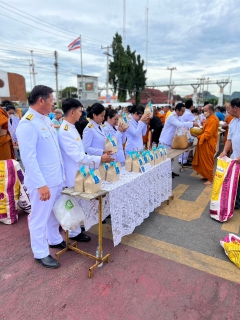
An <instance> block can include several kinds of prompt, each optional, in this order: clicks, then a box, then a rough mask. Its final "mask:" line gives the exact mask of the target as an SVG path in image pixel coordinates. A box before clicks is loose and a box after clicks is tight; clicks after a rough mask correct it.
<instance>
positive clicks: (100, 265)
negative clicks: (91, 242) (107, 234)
mask: <svg viewBox="0 0 240 320" xmlns="http://www.w3.org/2000/svg"><path fill="white" fill-rule="evenodd" d="M98 248H99V243H98V245H97V249H96V257H97V258H98V257H99V255H98ZM102 257H103V251H102ZM96 262H99V261H97V260H96ZM102 265H103V263H100V264H99V265H98V267H99V268H100V267H102Z"/></svg>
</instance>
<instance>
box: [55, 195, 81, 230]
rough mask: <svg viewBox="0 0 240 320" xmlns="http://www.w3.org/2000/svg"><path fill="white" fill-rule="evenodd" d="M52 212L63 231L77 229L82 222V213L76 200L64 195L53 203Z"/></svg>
mask: <svg viewBox="0 0 240 320" xmlns="http://www.w3.org/2000/svg"><path fill="white" fill-rule="evenodd" d="M53 212H54V214H55V217H56V219H57V221H58V222H59V223H60V225H61V226H62V228H63V229H64V230H65V231H66V230H70V229H71V230H75V229H77V227H78V226H79V224H80V222H81V221H82V220H84V212H83V210H82V208H81V207H80V205H79V204H78V202H77V200H76V199H75V198H74V197H71V196H68V195H65V194H64V195H62V196H61V197H60V198H59V199H58V200H57V201H56V202H55V203H54V206H53Z"/></svg>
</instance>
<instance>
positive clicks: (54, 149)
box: [16, 85, 66, 268]
mask: <svg viewBox="0 0 240 320" xmlns="http://www.w3.org/2000/svg"><path fill="white" fill-rule="evenodd" d="M52 92H53V90H52V89H51V88H49V87H46V86H42V85H39V86H35V87H34V88H33V90H32V92H31V93H30V96H29V103H30V107H29V109H28V112H27V113H26V114H25V115H24V117H23V118H22V120H21V121H20V123H19V125H18V127H17V130H16V135H17V139H18V143H19V147H20V153H21V159H22V162H23V164H24V167H25V181H24V182H25V184H26V187H27V189H28V192H29V195H30V201H31V206H32V211H31V216H30V222H29V230H30V238H31V247H32V251H33V254H34V258H35V259H36V260H37V261H38V262H39V263H41V264H42V265H43V266H44V267H47V268H57V267H58V266H59V263H58V262H57V261H56V260H55V259H54V258H53V257H52V256H51V255H50V254H49V246H50V247H52V248H60V249H63V248H65V247H66V243H65V241H63V238H62V236H61V235H60V233H59V223H58V221H57V219H56V218H55V215H54V213H53V211H52V208H53V205H54V202H55V201H56V200H57V199H58V198H59V197H60V195H61V191H62V189H63V182H64V180H65V175H64V168H63V161H62V156H61V152H60V148H59V145H58V140H57V132H56V130H55V129H54V127H53V124H52V122H51V120H50V119H49V118H48V117H47V116H46V115H47V114H48V113H49V112H50V111H51V107H52V105H53V94H52Z"/></svg>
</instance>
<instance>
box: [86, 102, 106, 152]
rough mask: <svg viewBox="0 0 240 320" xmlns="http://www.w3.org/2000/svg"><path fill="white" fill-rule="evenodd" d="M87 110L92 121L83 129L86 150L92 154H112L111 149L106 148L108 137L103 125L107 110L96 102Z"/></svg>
mask: <svg viewBox="0 0 240 320" xmlns="http://www.w3.org/2000/svg"><path fill="white" fill-rule="evenodd" d="M87 111H88V116H89V118H90V121H89V124H88V125H87V126H86V128H85V129H84V130H83V146H84V149H85V152H86V153H87V154H89V155H91V156H102V155H103V154H104V153H106V154H111V153H112V152H111V151H109V150H105V144H106V141H107V137H106V135H105V133H104V131H103V129H102V126H101V125H102V123H103V121H104V116H105V112H106V111H105V108H104V106H103V105H102V104H101V103H98V102H96V103H94V104H93V105H92V106H91V107H90V108H88V110H87Z"/></svg>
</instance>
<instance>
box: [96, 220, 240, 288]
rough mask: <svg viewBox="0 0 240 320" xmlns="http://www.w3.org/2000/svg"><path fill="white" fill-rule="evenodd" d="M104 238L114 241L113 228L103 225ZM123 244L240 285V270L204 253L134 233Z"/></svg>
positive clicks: (229, 263)
mask: <svg viewBox="0 0 240 320" xmlns="http://www.w3.org/2000/svg"><path fill="white" fill-rule="evenodd" d="M90 232H91V233H93V234H98V226H94V227H92V228H91V229H90ZM103 237H104V238H107V239H111V240H112V228H111V226H109V225H103ZM121 243H122V244H124V245H127V246H130V247H133V248H136V249H140V250H143V251H145V252H149V253H152V254H156V255H158V256H159V257H162V258H165V259H169V260H171V261H175V262H178V263H180V264H183V265H186V266H188V267H191V268H194V269H197V270H200V271H203V272H206V273H209V274H212V275H214V276H217V277H220V278H223V279H226V280H230V281H234V282H236V283H240V269H238V268H237V266H235V265H234V264H233V263H231V262H230V261H229V262H227V261H223V260H220V259H217V258H213V257H210V256H207V255H205V254H203V253H199V252H195V251H191V250H189V249H185V248H182V247H179V246H176V245H173V244H170V243H166V242H163V241H161V240H156V239H152V238H150V237H147V236H144V235H141V234H137V233H132V234H131V235H129V236H125V237H123V238H122V241H121ZM219 245H220V244H219ZM103 250H104V248H103Z"/></svg>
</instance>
